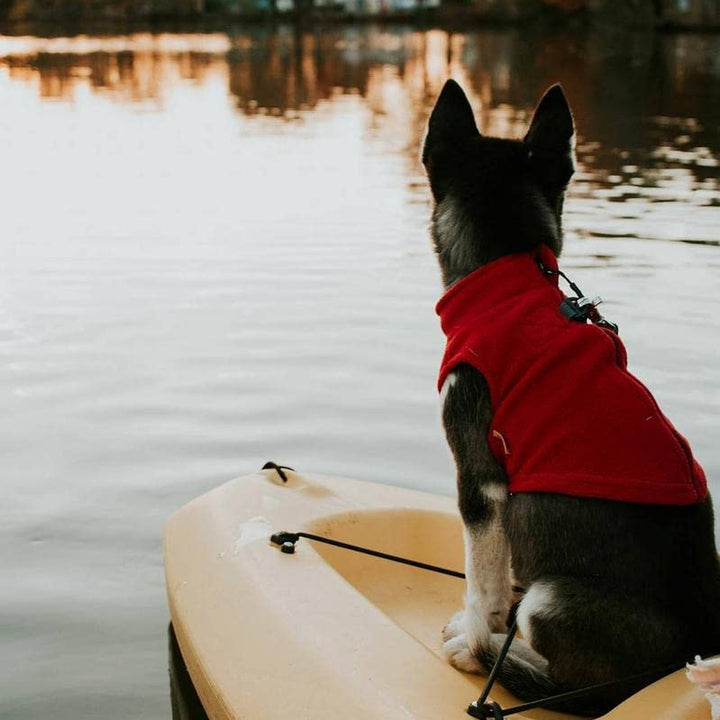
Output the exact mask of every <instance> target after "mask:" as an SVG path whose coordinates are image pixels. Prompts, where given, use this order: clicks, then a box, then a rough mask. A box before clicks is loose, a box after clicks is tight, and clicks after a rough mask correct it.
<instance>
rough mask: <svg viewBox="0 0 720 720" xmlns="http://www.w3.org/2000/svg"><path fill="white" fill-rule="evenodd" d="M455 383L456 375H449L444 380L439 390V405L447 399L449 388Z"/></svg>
mask: <svg viewBox="0 0 720 720" xmlns="http://www.w3.org/2000/svg"><path fill="white" fill-rule="evenodd" d="M456 382H457V375H456V374H455V373H452V372H451V373H449V374H448V376H447V377H446V378H445V381H444V382H443V384H442V387H441V388H440V405H441V406H442V405H444V404H445V400H446V399H447V394H448V391H449V390H450V388H451V387H452V386H453V385H454V384H455V383H456Z"/></svg>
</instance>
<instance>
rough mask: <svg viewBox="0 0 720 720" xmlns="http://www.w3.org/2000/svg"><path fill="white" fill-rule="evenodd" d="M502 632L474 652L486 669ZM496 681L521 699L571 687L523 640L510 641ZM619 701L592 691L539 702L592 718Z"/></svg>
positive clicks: (502, 639)
mask: <svg viewBox="0 0 720 720" xmlns="http://www.w3.org/2000/svg"><path fill="white" fill-rule="evenodd" d="M505 637H506V636H505V635H497V634H494V635H492V636H491V638H490V641H489V642H488V643H487V644H486V645H485V646H484V647H483V648H482V650H480V651H479V652H478V660H480V662H481V664H482V665H483V667H484V668H485V669H486V670H487V672H490V671H491V670H492V668H493V666H494V665H495V661H496V660H497V657H498V654H499V653H500V649H501V647H502V646H503V644H504V642H505ZM496 681H497V682H498V683H500V685H502V686H503V687H504V688H505V689H506V690H508V691H509V692H510V693H512V694H513V695H514V696H515V697H516V698H518V699H519V700H521V701H523V702H533V701H535V700H543V699H544V698H549V697H551V696H552V695H559V694H560V693H564V692H568V691H570V690H573V689H575V688H571V687H567V686H565V685H561V684H559V683H557V682H556V681H555V680H554V679H553V677H552V675H551V674H550V672H549V669H548V662H547V660H546V659H545V658H544V657H542V655H540V654H539V653H537V652H535V651H534V650H533V649H532V648H531V647H530V646H529V645H528V644H527V643H526V642H525V641H523V640H513V643H512V645H511V646H510V651H509V652H508V654H507V655H506V656H505V659H504V660H503V663H502V665H501V666H500V669H499V671H498V674H497V676H496ZM617 702H619V700H618V699H616V698H614V697H613V698H611V697H608V696H607V695H606V694H603V695H602V696H601V695H600V694H599V693H598V692H595V693H592V694H589V695H587V696H582V697H576V698H568V699H565V700H556V701H553V702H549V703H547V705H546V704H545V703H543V707H547V708H548V710H554V711H556V712H565V713H571V714H573V715H583V716H586V717H596V716H598V715H602V714H604V713H606V712H607V711H608V710H610V708H612V707H614V705H616V704H617Z"/></svg>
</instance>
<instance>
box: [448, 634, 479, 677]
mask: <svg viewBox="0 0 720 720" xmlns="http://www.w3.org/2000/svg"><path fill="white" fill-rule="evenodd" d="M443 652H444V653H445V657H446V658H447V659H448V662H449V663H450V664H451V665H452V666H453V667H454V668H457V669H458V670H462V671H463V672H469V673H478V674H482V673H483V672H484V668H483V666H482V665H481V664H480V662H479V661H478V659H477V658H476V657H475V656H474V655H473V654H472V653H471V652H470V648H469V647H468V645H467V641H466V639H465V635H464V634H462V635H456V636H455V637H452V638H450V639H449V640H446V641H445V642H444V643H443Z"/></svg>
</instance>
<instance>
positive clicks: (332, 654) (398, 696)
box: [165, 470, 710, 720]
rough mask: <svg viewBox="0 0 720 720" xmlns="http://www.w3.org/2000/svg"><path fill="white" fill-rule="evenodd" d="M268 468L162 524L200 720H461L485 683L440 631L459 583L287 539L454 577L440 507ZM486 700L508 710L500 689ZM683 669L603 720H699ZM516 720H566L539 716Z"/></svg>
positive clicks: (449, 533) (449, 525) (409, 494)
mask: <svg viewBox="0 0 720 720" xmlns="http://www.w3.org/2000/svg"><path fill="white" fill-rule="evenodd" d="M286 472H287V477H288V481H287V483H284V482H283V481H282V479H281V478H280V476H279V475H278V473H277V472H276V471H274V470H266V471H263V472H260V473H258V474H255V475H248V476H246V477H242V478H239V479H237V480H233V481H232V482H229V483H227V484H225V485H222V486H221V487H219V488H217V489H216V490H213V491H212V492H210V493H208V494H206V495H203V496H202V497H200V498H198V499H197V500H194V501H193V502H191V503H189V504H188V505H186V506H185V507H183V508H182V509H181V510H179V511H178V512H177V513H175V514H174V515H173V516H172V517H171V518H170V520H169V521H168V524H167V527H166V529H165V577H166V584H167V592H168V599H169V603H170V614H171V618H172V622H173V625H174V627H175V632H176V635H177V639H178V643H179V646H180V649H181V652H182V656H183V658H184V660H185V663H186V665H187V668H188V671H189V673H190V676H191V678H192V681H193V684H194V685H195V688H196V689H197V692H198V694H199V696H200V700H201V701H202V704H203V706H204V708H205V711H206V712H207V714H208V716H209V717H210V718H211V720H226V719H228V720H230V719H232V720H282V719H283V718H288V719H292V720H371V719H372V720H377V719H379V718H382V719H383V720H401V719H402V720H411V719H412V720H466V718H467V717H468V715H466V713H465V708H466V707H467V705H468V703H469V702H471V701H472V700H474V699H476V698H477V696H478V694H479V692H480V689H481V687H482V685H483V682H484V678H481V677H478V676H473V675H468V674H465V673H462V672H459V671H457V670H455V669H453V668H452V667H450V666H449V665H448V664H447V662H446V661H445V660H444V659H443V657H442V653H441V636H440V632H441V629H442V627H443V625H444V624H445V623H446V622H447V620H448V619H449V618H450V616H451V615H452V613H453V612H455V611H456V610H458V609H459V608H460V607H461V602H462V594H463V585H464V582H463V580H461V579H457V578H454V577H449V576H446V575H439V574H437V573H433V572H428V571H426V570H422V569H418V568H414V567H409V566H405V565H400V564H398V563H395V562H390V561H388V560H384V559H380V558H375V557H370V556H367V555H362V554H359V553H356V552H351V551H348V550H343V549H338V548H335V547H332V546H329V545H325V544H321V543H317V542H313V541H310V540H307V539H301V540H300V541H299V542H298V544H297V546H296V551H295V553H294V554H285V553H282V552H280V550H279V549H278V548H277V547H276V546H275V545H272V544H271V543H270V542H269V540H268V532H269V528H270V527H272V529H273V530H274V531H279V530H286V531H305V532H310V533H313V534H317V535H323V536H326V537H330V538H333V539H337V540H341V541H345V542H348V543H354V544H358V545H362V546H365V547H371V548H374V549H376V550H380V551H382V552H387V553H391V554H395V555H400V556H402V557H407V558H412V559H414V560H419V561H422V562H426V563H430V564H433V565H439V566H442V567H447V568H453V569H457V570H462V567H463V546H462V533H461V523H460V518H459V517H458V514H457V510H456V507H455V502H454V500H452V499H451V498H446V497H440V496H436V495H430V494H427V493H421V492H417V491H413V490H405V489H402V488H396V487H391V486H389V485H381V484H375V483H367V482H359V481H356V480H347V479H342V478H335V477H326V476H318V475H302V474H299V473H294V472H289V471H286ZM491 699H492V700H495V701H497V702H499V703H500V704H501V705H502V706H503V707H509V706H511V705H514V704H518V702H519V701H517V700H516V699H515V698H513V697H512V696H510V695H509V694H508V693H507V692H505V691H504V690H503V689H502V688H500V687H495V688H494V690H493V692H492V693H491ZM709 708H710V706H709V704H708V702H707V701H706V700H705V698H704V697H703V695H702V694H701V693H700V691H699V690H698V689H697V688H696V687H695V686H693V685H692V684H691V683H690V682H689V681H688V680H687V678H686V677H685V673H684V671H679V672H677V673H674V674H673V675H670V676H668V677H666V678H664V679H662V680H660V681H658V682H657V683H655V684H653V685H651V686H650V687H648V688H646V689H645V690H643V691H641V692H640V693H638V694H637V695H635V696H633V697H632V698H630V699H629V700H627V701H625V702H624V703H623V704H622V705H620V706H618V707H617V708H615V710H613V711H612V712H610V713H609V714H607V715H605V716H604V717H605V718H607V719H608V720H645V719H647V720H709V718H710V709H709ZM512 717H516V718H537V719H543V718H545V719H551V718H558V719H559V718H566V719H567V718H569V717H570V716H568V715H562V714H560V713H555V712H551V711H548V710H533V711H528V712H527V713H525V714H523V715H514V716H512Z"/></svg>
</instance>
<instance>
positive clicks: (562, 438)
mask: <svg viewBox="0 0 720 720" xmlns="http://www.w3.org/2000/svg"><path fill="white" fill-rule="evenodd" d="M574 137H575V129H574V121H573V117H572V113H571V110H570V107H569V105H568V102H567V99H566V97H565V94H564V92H563V90H562V88H561V87H560V86H559V85H554V86H553V87H551V88H550V89H549V90H548V91H547V92H546V93H545V95H544V96H543V97H542V99H541V100H540V102H539V103H538V105H537V107H536V109H535V112H534V115H533V117H532V120H531V122H530V125H529V129H528V131H527V134H526V136H525V137H524V139H522V140H510V139H500V138H492V137H485V136H483V135H481V134H480V132H479V131H478V129H477V127H476V124H475V120H474V117H473V112H472V109H471V107H470V104H469V102H468V100H467V97H466V96H465V94H464V92H463V90H462V89H461V87H460V86H459V85H458V84H457V83H456V82H454V81H452V80H448V81H447V83H446V84H445V86H444V87H443V89H442V92H441V94H440V95H439V97H438V99H437V102H436V104H435V107H434V109H433V111H432V114H431V117H430V120H429V125H428V131H427V135H426V139H425V142H424V146H423V151H422V162H423V164H424V166H425V169H426V172H427V175H428V179H429V184H430V189H431V192H432V196H433V199H434V209H433V215H432V222H431V236H432V241H433V245H434V250H435V252H436V254H437V258H438V261H439V265H440V270H441V274H442V280H443V284H444V286H445V289H446V295H445V296H444V297H443V299H442V300H441V301H440V303H439V304H438V313H439V314H440V316H441V323H442V324H443V329H444V330H445V332H446V334H448V345H447V347H446V353H445V358H444V360H443V368H442V370H441V380H442V387H441V397H442V402H443V409H442V416H443V425H444V428H445V433H446V436H447V440H448V443H449V445H450V449H451V451H452V453H453V456H454V459H455V464H456V469H457V488H458V501H459V509H460V514H461V517H462V520H463V528H464V538H465V556H466V560H465V566H466V567H465V569H466V578H467V579H466V594H465V601H464V609H463V610H462V611H461V612H459V613H457V614H456V615H455V616H454V617H453V618H452V619H451V620H450V622H449V623H448V624H447V626H446V627H445V629H444V631H443V639H444V651H445V654H446V656H447V658H448V659H449V661H450V663H451V664H452V665H453V666H454V667H456V668H457V669H459V670H463V671H466V672H471V673H486V672H488V671H489V670H490V668H491V667H492V666H493V664H494V663H495V660H496V658H497V655H498V653H499V650H500V648H501V646H502V645H503V643H504V642H505V640H506V636H507V624H506V623H507V617H508V611H509V609H510V607H511V604H512V601H513V585H512V582H511V573H512V575H513V576H514V578H515V581H516V582H517V583H518V584H519V585H520V586H521V587H522V588H524V590H525V594H524V596H523V597H522V600H521V601H520V602H519V605H518V606H517V613H516V617H517V625H518V628H519V630H520V632H521V634H522V639H515V640H513V642H512V645H511V647H510V651H509V654H508V656H507V657H506V659H505V661H504V662H503V663H502V665H501V666H500V670H499V674H498V676H497V679H498V681H499V682H500V683H501V684H502V685H503V686H504V687H505V688H507V689H508V690H509V691H510V692H512V693H513V694H514V695H516V696H517V697H519V698H521V699H523V700H525V701H533V700H540V699H542V698H545V697H548V696H550V695H553V694H557V693H561V692H566V691H572V690H576V689H581V688H584V687H587V686H590V685H593V684H599V683H605V682H610V681H615V680H621V679H623V678H631V676H633V675H637V674H642V673H648V675H646V676H644V677H642V678H640V679H638V678H635V679H634V680H632V679H630V680H628V681H627V682H624V683H620V684H617V685H613V686H610V687H607V688H602V689H599V690H596V691H594V692H592V693H590V694H588V695H586V696H583V697H575V698H573V699H568V700H566V701H563V702H556V703H555V704H553V705H552V706H551V707H552V709H554V710H560V711H564V712H571V713H575V714H578V715H584V716H597V715H600V714H603V713H605V712H607V711H608V710H609V709H611V708H612V707H614V706H615V705H617V704H618V703H619V702H621V701H622V700H624V699H625V698H626V697H628V696H629V695H631V694H633V693H635V692H637V691H638V690H639V689H640V688H641V687H643V686H645V685H647V684H649V682H651V681H653V680H655V679H657V678H658V677H661V676H662V675H664V674H666V673H667V672H668V671H667V667H668V666H670V665H672V664H675V663H681V662H682V661H687V660H690V659H692V658H693V657H694V656H695V655H701V656H708V655H712V654H715V653H719V652H720V612H719V610H720V563H719V561H718V554H717V549H716V544H715V537H714V523H713V510H712V505H711V500H710V497H709V495H708V494H707V485H706V482H705V477H704V474H703V471H702V469H701V468H700V466H699V465H698V464H697V463H696V461H695V460H694V458H693V457H692V452H691V450H690V448H689V446H688V445H687V442H686V441H685V439H684V438H683V437H682V436H681V435H680V434H679V433H678V432H677V431H676V430H675V429H674V428H673V427H672V425H671V424H670V422H669V421H668V420H667V418H666V417H665V416H664V415H663V414H662V412H661V411H660V409H659V408H658V407H657V404H656V403H655V401H654V400H653V399H652V396H651V395H650V394H649V392H648V391H647V389H646V388H645V387H644V386H643V385H642V384H641V383H640V382H639V381H637V379H635V378H634V377H633V376H631V375H630V374H629V373H628V372H627V370H626V369H625V356H624V347H623V346H622V343H621V341H620V340H619V338H618V337H617V335H616V334H615V333H614V332H613V330H612V329H610V328H609V326H608V325H609V324H608V323H603V322H599V323H598V324H593V323H591V322H589V320H588V317H590V318H592V317H593V313H595V319H596V320H597V313H596V312H595V310H594V308H593V307H591V306H588V305H586V306H585V308H586V310H587V311H588V312H589V315H582V312H581V317H580V318H574V319H573V318H571V317H570V316H569V315H567V314H564V312H563V311H561V309H560V307H559V306H560V305H561V304H562V303H563V302H564V300H566V298H565V296H564V295H563V293H562V292H561V291H560V289H559V286H558V282H559V280H558V275H559V272H558V269H557V264H556V258H558V257H559V256H560V253H561V250H562V243H563V235H562V210H563V200H564V193H565V190H566V187H567V185H568V183H569V181H570V178H571V176H572V174H573V172H574V168H575V166H574ZM580 304H581V305H582V303H580ZM566 305H567V303H566ZM566 309H567V308H566ZM574 309H575V310H577V309H578V304H577V303H575V307H574ZM572 312H573V308H570V314H572ZM578 320H579V321H578ZM576 376H577V377H576ZM608 408H609V409H608ZM638 413H640V415H642V417H640V415H638ZM511 566H512V571H511Z"/></svg>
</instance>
